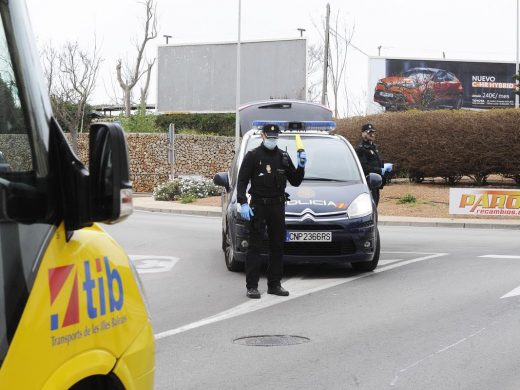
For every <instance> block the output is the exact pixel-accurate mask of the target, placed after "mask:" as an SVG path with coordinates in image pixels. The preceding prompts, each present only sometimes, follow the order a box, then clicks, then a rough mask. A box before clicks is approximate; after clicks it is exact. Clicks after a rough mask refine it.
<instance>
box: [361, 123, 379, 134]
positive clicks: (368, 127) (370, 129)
mask: <svg viewBox="0 0 520 390" xmlns="http://www.w3.org/2000/svg"><path fill="white" fill-rule="evenodd" d="M361 131H362V132H365V131H366V132H368V133H372V132H374V131H376V128H375V127H374V125H372V123H366V124H364V125H363V126H361Z"/></svg>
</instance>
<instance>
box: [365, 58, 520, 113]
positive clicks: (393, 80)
mask: <svg viewBox="0 0 520 390" xmlns="http://www.w3.org/2000/svg"><path fill="white" fill-rule="evenodd" d="M369 61H370V62H369V94H368V95H369V100H370V101H369V104H368V107H369V110H368V111H369V113H374V112H378V111H381V109H384V110H387V111H399V110H405V109H410V108H416V109H428V110H431V109H440V108H451V109H461V108H466V109H487V108H506V107H514V105H515V93H514V91H515V81H514V80H513V76H514V74H515V64H514V63H498V62H476V61H451V60H450V61H448V60H429V59H404V58H380V57H377V58H370V60H369Z"/></svg>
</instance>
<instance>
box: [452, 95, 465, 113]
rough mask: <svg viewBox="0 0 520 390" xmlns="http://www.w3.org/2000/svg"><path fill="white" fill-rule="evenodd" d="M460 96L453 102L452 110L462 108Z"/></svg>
mask: <svg viewBox="0 0 520 390" xmlns="http://www.w3.org/2000/svg"><path fill="white" fill-rule="evenodd" d="M462 100H463V99H462V96H459V97H458V98H457V100H455V103H454V104H453V109H454V110H460V109H461V108H462Z"/></svg>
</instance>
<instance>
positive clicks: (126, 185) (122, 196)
mask: <svg viewBox="0 0 520 390" xmlns="http://www.w3.org/2000/svg"><path fill="white" fill-rule="evenodd" d="M89 172H90V174H89V184H90V210H91V215H90V216H91V220H92V222H105V223H116V222H120V221H122V220H123V219H125V218H126V217H128V216H129V215H130V214H131V213H132V210H133V206H132V183H131V182H130V172H129V164H128V150H127V146H126V139H125V132H124V131H123V129H122V128H121V126H119V125H118V124H116V123H96V124H93V125H92V126H91V127H90V139H89Z"/></svg>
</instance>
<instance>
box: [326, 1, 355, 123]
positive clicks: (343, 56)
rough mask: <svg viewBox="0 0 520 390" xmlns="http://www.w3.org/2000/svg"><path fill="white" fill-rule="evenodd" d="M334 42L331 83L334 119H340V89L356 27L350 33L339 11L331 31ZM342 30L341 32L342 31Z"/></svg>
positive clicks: (330, 67) (330, 64)
mask: <svg viewBox="0 0 520 390" xmlns="http://www.w3.org/2000/svg"><path fill="white" fill-rule="evenodd" d="M330 30H331V35H332V42H331V45H330V53H329V69H330V82H331V84H332V97H333V99H334V117H335V118H338V117H339V108H338V98H339V93H340V87H341V85H342V82H343V79H344V75H345V72H346V69H347V54H348V49H349V46H350V42H351V41H352V37H353V36H354V27H352V29H351V30H350V31H348V29H347V27H346V26H345V25H344V24H343V23H342V21H341V16H340V13H339V11H338V12H337V14H336V17H335V20H334V22H333V27H332V28H331V29H330ZM340 30H341V31H340Z"/></svg>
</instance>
